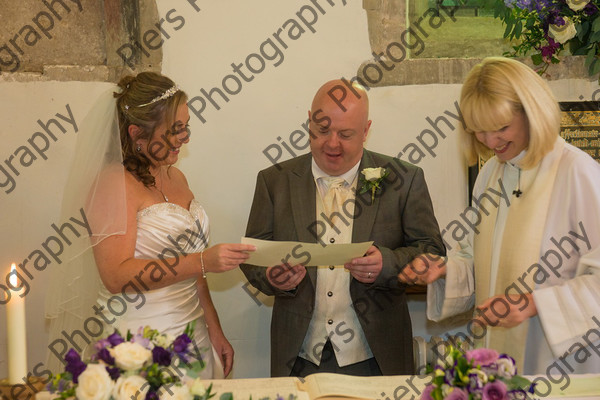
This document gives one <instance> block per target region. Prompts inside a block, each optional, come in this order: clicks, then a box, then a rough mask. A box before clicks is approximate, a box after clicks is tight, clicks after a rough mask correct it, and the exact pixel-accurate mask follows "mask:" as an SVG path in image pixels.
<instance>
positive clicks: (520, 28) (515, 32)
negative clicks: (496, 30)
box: [513, 20, 523, 39]
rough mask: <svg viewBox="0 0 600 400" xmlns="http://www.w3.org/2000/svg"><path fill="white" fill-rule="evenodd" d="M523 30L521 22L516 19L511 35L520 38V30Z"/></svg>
mask: <svg viewBox="0 0 600 400" xmlns="http://www.w3.org/2000/svg"><path fill="white" fill-rule="evenodd" d="M522 30H523V22H522V21H521V20H519V21H517V25H516V26H515V30H514V31H513V37H515V38H517V39H518V38H520V37H521V31H522Z"/></svg>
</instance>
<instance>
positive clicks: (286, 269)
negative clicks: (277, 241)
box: [267, 264, 306, 290]
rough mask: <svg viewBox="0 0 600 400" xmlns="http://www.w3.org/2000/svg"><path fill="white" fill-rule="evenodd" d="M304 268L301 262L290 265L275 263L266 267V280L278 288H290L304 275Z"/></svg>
mask: <svg viewBox="0 0 600 400" xmlns="http://www.w3.org/2000/svg"><path fill="white" fill-rule="evenodd" d="M305 275H306V268H305V267H304V265H302V264H298V265H294V266H293V267H291V266H290V265H289V264H280V265H275V266H274V267H269V268H267V280H268V281H269V283H270V284H271V285H272V286H273V287H275V288H277V289H279V290H292V289H294V288H296V287H297V286H298V285H299V284H300V282H302V279H304V276H305Z"/></svg>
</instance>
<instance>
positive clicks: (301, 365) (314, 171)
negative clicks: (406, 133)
mask: <svg viewBox="0 0 600 400" xmlns="http://www.w3.org/2000/svg"><path fill="white" fill-rule="evenodd" d="M308 117H309V120H310V123H309V127H310V153H309V154H305V155H302V156H299V157H296V158H294V159H291V160H288V161H285V162H282V163H280V164H277V165H274V166H272V167H270V168H267V169H265V170H263V171H261V172H259V174H258V178H257V183H256V189H255V193H254V200H253V203H252V209H251V211H250V217H249V220H248V227H247V230H246V236H248V237H253V238H257V239H264V240H276V241H299V242H312V243H317V242H318V243H322V244H326V243H327V244H329V243H358V242H366V241H373V242H374V244H373V246H371V247H370V248H369V249H368V250H367V252H366V254H365V255H364V256H363V257H360V258H355V259H353V260H351V262H349V263H347V264H345V265H319V266H315V265H302V264H303V263H307V262H308V263H310V261H309V258H310V256H309V255H308V254H302V253H300V254H292V255H288V257H286V258H285V259H284V260H282V263H283V264H282V265H277V266H273V267H270V268H266V269H265V268H263V267H257V266H253V265H242V266H241V268H242V271H243V272H244V274H245V275H246V277H247V278H248V281H249V282H250V283H251V284H252V285H253V286H255V287H256V288H257V289H259V290H260V291H261V292H263V293H265V294H266V295H272V296H275V303H274V306H273V315H272V320H271V375H272V376H290V375H292V376H307V375H309V374H312V373H316V372H334V373H343V374H349V375H363V376H371V375H382V374H384V375H404V374H413V373H414V365H413V351H412V327H411V321H410V316H409V313H408V307H407V304H406V294H405V287H406V286H405V285H404V284H401V283H399V282H398V279H397V275H398V273H400V272H401V271H402V269H403V268H404V266H405V265H406V264H407V263H409V262H410V261H411V260H412V259H413V258H414V257H415V256H416V255H418V254H421V253H424V252H430V253H434V254H440V255H444V254H445V248H444V246H443V244H442V239H441V236H440V232H439V228H438V224H437V221H436V219H435V216H434V213H433V207H432V204H431V199H430V197H429V192H428V190H427V185H426V183H425V178H424V175H423V171H422V170H421V169H420V168H418V167H416V166H414V165H411V164H408V163H406V162H404V161H400V160H398V159H393V158H391V157H388V156H385V155H382V154H378V153H374V152H372V151H369V150H366V149H364V143H365V141H366V139H367V135H368V133H369V128H370V126H371V121H370V120H369V100H368V97H367V93H366V92H365V90H364V89H363V88H362V87H360V86H358V85H350V84H348V82H347V81H341V80H334V81H330V82H327V83H326V84H324V85H323V86H322V87H321V88H320V89H319V90H318V91H317V93H316V95H315V97H314V99H313V102H312V107H311V109H310V111H309V112H308ZM378 167H381V168H385V169H386V171H387V172H388V173H389V175H388V176H387V177H386V178H385V179H383V180H382V181H381V184H380V186H381V188H380V189H379V190H378V191H377V192H376V193H375V197H374V198H373V199H372V197H371V191H370V190H368V191H367V192H366V193H364V194H362V195H361V194H358V193H359V192H360V189H361V188H362V186H363V185H364V180H363V179H361V178H360V177H361V176H363V177H364V175H363V174H361V171H363V170H364V169H365V168H378ZM294 260H296V261H294ZM294 262H297V263H299V264H297V265H289V264H294Z"/></svg>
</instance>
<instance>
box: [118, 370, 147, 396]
mask: <svg viewBox="0 0 600 400" xmlns="http://www.w3.org/2000/svg"><path fill="white" fill-rule="evenodd" d="M149 389H150V385H149V384H148V382H147V381H146V380H145V379H144V378H142V377H141V376H139V375H131V376H128V377H127V378H123V377H120V378H119V379H117V383H116V384H115V387H114V389H113V391H112V396H113V398H114V399H115V400H132V399H136V400H144V399H145V398H146V394H147V393H148V390H149Z"/></svg>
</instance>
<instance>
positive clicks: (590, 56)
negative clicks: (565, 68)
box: [585, 45, 596, 67]
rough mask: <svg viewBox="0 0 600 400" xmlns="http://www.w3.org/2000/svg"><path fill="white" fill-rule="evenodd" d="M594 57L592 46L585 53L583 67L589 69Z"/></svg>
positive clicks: (594, 52)
mask: <svg viewBox="0 0 600 400" xmlns="http://www.w3.org/2000/svg"><path fill="white" fill-rule="evenodd" d="M595 57H596V46H595V45H594V46H592V47H591V48H590V50H589V51H588V53H587V57H586V58H585V66H586V67H589V66H590V65H591V64H592V61H593V60H594V58H595Z"/></svg>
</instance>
